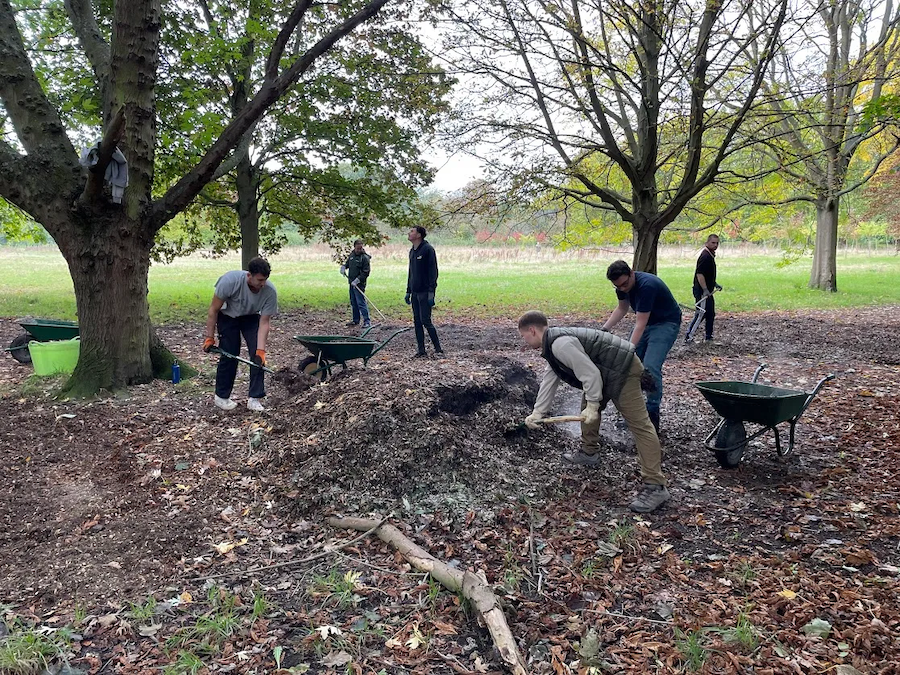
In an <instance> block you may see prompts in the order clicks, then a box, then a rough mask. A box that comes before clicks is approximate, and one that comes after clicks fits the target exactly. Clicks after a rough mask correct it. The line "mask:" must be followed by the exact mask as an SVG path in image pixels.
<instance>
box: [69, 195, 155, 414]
mask: <svg viewBox="0 0 900 675" xmlns="http://www.w3.org/2000/svg"><path fill="white" fill-rule="evenodd" d="M78 216H79V217H80V218H81V219H82V220H88V219H89V220H90V222H86V223H85V224H84V226H83V227H76V228H74V229H75V231H76V232H77V234H76V235H75V236H73V237H71V238H62V237H59V238H57V241H58V242H59V243H60V250H61V251H62V253H63V255H64V257H65V258H66V262H67V263H68V265H69V272H70V274H71V275H72V283H73V285H74V287H75V299H76V307H77V311H78V326H79V332H80V334H81V355H80V357H79V359H78V365H77V366H76V367H75V371H74V372H73V373H72V377H71V378H70V379H69V381H68V382H67V383H66V385H65V387H64V388H63V394H64V395H67V396H75V397H78V396H88V395H91V394H95V393H96V392H98V391H100V390H101V389H107V390H115V389H121V388H122V387H125V386H127V385H130V384H141V383H145V382H149V381H150V380H151V379H152V378H153V368H152V366H151V361H150V330H151V329H150V308H149V305H148V302H147V273H148V271H149V267H150V248H151V246H152V245H153V238H152V237H151V236H149V235H146V234H142V233H144V232H145V229H144V228H141V227H140V224H139V223H135V222H133V221H131V220H129V219H128V218H127V217H126V216H125V215H124V213H123V212H122V210H121V208H119V209H118V210H114V209H113V207H111V206H106V207H104V208H103V209H102V210H97V211H95V212H93V213H89V212H88V211H86V210H85V211H83V212H82V213H80V214H78ZM74 217H76V216H75V214H73V218H74Z"/></svg>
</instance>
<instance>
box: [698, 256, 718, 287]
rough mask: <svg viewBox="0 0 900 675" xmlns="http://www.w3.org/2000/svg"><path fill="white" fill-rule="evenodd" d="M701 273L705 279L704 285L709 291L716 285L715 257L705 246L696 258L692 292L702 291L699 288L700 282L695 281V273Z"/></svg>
mask: <svg viewBox="0 0 900 675" xmlns="http://www.w3.org/2000/svg"><path fill="white" fill-rule="evenodd" d="M698 274H702V275H703V278H704V279H706V287H707V288H708V289H709V290H710V291H711V290H713V289H714V288H715V286H716V257H715V256H714V255H713V254H712V253H710V252H709V249H708V248H706V247H705V246H704V247H703V250H702V251H701V252H700V257H699V258H697V269H695V270H694V293H700V292H702V291H703V289H702V288H700V282H699V281H697V275H698Z"/></svg>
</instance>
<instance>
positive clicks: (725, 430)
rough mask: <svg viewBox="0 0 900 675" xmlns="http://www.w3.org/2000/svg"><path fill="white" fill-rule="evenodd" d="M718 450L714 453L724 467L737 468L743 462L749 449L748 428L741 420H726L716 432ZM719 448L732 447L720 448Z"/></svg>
mask: <svg viewBox="0 0 900 675" xmlns="http://www.w3.org/2000/svg"><path fill="white" fill-rule="evenodd" d="M716 448H717V449H716V450H714V451H713V454H714V455H715V456H716V461H717V462H718V463H719V466H721V467H722V468H723V469H736V468H737V467H738V465H739V464H740V463H741V458H742V457H743V456H744V451H745V450H746V449H747V430H746V429H744V423H743V422H742V421H741V420H725V424H723V425H722V428H721V429H719V433H718V434H716ZM718 448H731V449H730V450H719V449H718Z"/></svg>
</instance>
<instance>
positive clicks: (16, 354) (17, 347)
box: [9, 333, 33, 363]
mask: <svg viewBox="0 0 900 675" xmlns="http://www.w3.org/2000/svg"><path fill="white" fill-rule="evenodd" d="M32 339H33V338H32V337H31V335H29V334H28V333H22V334H21V335H18V336H16V338H15V339H14V340H13V341H12V342H10V343H9V349H10V352H9V353H10V354H11V355H12V357H13V358H14V359H15V360H16V361H18V362H19V363H31V352H30V351H28V343H29V342H31V340H32Z"/></svg>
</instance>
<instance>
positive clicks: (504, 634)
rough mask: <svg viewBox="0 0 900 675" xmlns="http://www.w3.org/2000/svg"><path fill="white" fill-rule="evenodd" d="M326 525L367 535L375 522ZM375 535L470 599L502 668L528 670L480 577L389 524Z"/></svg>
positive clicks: (345, 520)
mask: <svg viewBox="0 0 900 675" xmlns="http://www.w3.org/2000/svg"><path fill="white" fill-rule="evenodd" d="M327 522H328V524H329V525H331V526H332V527H342V528H347V529H351V530H359V531H361V532H367V531H369V530H371V529H372V528H374V527H376V526H377V525H378V521H377V520H368V519H365V518H336V517H331V518H328V519H327ZM375 533H376V534H377V535H378V537H379V539H381V540H382V541H383V542H385V543H386V544H390V545H391V546H393V547H394V548H395V549H396V550H398V551H399V552H400V553H401V554H402V555H403V557H404V558H406V559H407V560H408V561H409V562H410V564H412V566H413V567H415V568H416V569H418V570H422V571H423V572H428V573H429V574H430V575H431V576H432V577H434V578H435V579H437V580H438V581H439V582H440V583H441V584H442V585H443V586H444V587H445V588H447V589H448V590H450V591H452V592H454V593H462V594H463V596H464V597H465V598H467V599H468V600H470V601H471V602H472V605H473V606H474V607H475V610H476V611H477V612H478V614H479V616H481V618H482V619H483V620H484V623H485V625H486V626H487V628H488V631H490V633H491V637H492V638H493V640H494V645H495V646H496V647H497V650H498V651H499V652H500V657H501V658H502V659H503V661H504V663H505V664H506V666H507V667H508V668H509V670H510V671H511V672H512V673H514V675H526V673H527V672H528V671H527V670H526V669H525V661H524V660H523V659H522V655H521V654H520V653H519V648H518V646H517V645H516V641H515V639H513V636H512V633H511V632H510V630H509V626H508V625H507V623H506V617H505V616H504V615H503V610H502V609H501V608H500V603H499V602H497V597H496V596H495V595H494V593H493V591H492V590H491V589H490V587H489V586H488V585H487V583H486V582H485V581H484V580H482V578H481V577H479V576H478V575H476V574H473V573H472V572H461V571H459V570H457V569H453V568H452V567H450V566H449V565H445V564H444V563H442V562H440V561H439V560H437V559H435V558H434V557H432V556H431V555H430V554H429V553H428V552H427V551H425V550H424V549H422V548H420V547H419V546H417V545H416V544H414V543H413V542H412V541H410V540H409V539H408V538H407V537H406V536H405V535H404V534H403V533H402V532H401V531H400V530H398V529H397V528H396V527H394V526H392V525H386V524H383V525H381V527H379V528H378V529H377V530H376V531H375Z"/></svg>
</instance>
